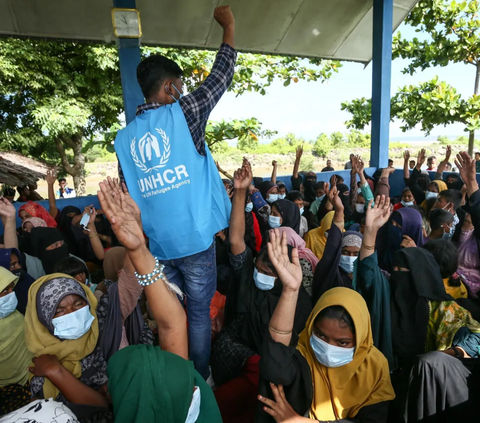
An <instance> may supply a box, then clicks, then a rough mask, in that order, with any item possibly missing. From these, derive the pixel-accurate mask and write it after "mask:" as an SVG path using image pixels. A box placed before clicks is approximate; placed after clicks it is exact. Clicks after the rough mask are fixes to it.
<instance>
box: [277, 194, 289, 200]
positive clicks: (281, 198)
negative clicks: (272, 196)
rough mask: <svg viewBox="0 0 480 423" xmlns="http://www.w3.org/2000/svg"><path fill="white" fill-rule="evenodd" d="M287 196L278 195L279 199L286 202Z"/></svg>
mask: <svg viewBox="0 0 480 423" xmlns="http://www.w3.org/2000/svg"><path fill="white" fill-rule="evenodd" d="M286 196H287V194H278V199H279V200H285V197H286Z"/></svg>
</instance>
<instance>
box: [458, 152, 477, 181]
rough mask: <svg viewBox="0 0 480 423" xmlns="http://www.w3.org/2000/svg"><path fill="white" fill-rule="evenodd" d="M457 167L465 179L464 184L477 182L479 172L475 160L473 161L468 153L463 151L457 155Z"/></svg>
mask: <svg viewBox="0 0 480 423" xmlns="http://www.w3.org/2000/svg"><path fill="white" fill-rule="evenodd" d="M455 166H457V168H458V172H459V173H460V176H461V177H462V179H463V182H465V183H466V184H468V183H469V182H470V183H472V182H476V181H477V179H476V177H477V170H476V168H475V159H472V158H471V157H470V156H469V154H468V153H467V152H466V151H461V152H460V153H458V154H457V159H456V160H455Z"/></svg>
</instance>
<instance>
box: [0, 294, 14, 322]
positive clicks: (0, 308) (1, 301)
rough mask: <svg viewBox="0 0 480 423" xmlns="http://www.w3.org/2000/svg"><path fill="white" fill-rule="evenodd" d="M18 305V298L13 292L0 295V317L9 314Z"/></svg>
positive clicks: (3, 317)
mask: <svg viewBox="0 0 480 423" xmlns="http://www.w3.org/2000/svg"><path fill="white" fill-rule="evenodd" d="M17 305H18V300H17V296H16V294H15V292H10V294H7V295H4V296H3V297H0V319H5V317H8V316H10V314H12V313H13V312H14V311H15V310H16V308H17Z"/></svg>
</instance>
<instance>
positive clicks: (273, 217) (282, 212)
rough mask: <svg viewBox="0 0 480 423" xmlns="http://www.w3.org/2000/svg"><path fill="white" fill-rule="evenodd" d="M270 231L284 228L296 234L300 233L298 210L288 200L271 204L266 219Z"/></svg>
mask: <svg viewBox="0 0 480 423" xmlns="http://www.w3.org/2000/svg"><path fill="white" fill-rule="evenodd" d="M268 224H269V225H270V228H271V229H275V228H279V227H280V226H286V227H288V228H292V229H293V230H294V231H295V232H296V233H297V234H299V233H300V210H299V208H298V206H297V205H296V204H294V203H292V202H291V201H288V200H278V201H276V202H275V203H273V204H272V210H271V212H270V216H269V217H268Z"/></svg>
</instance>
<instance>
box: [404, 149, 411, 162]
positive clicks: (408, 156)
mask: <svg viewBox="0 0 480 423" xmlns="http://www.w3.org/2000/svg"><path fill="white" fill-rule="evenodd" d="M403 160H404V161H405V163H408V162H409V161H410V151H408V150H405V151H404V153H403Z"/></svg>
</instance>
